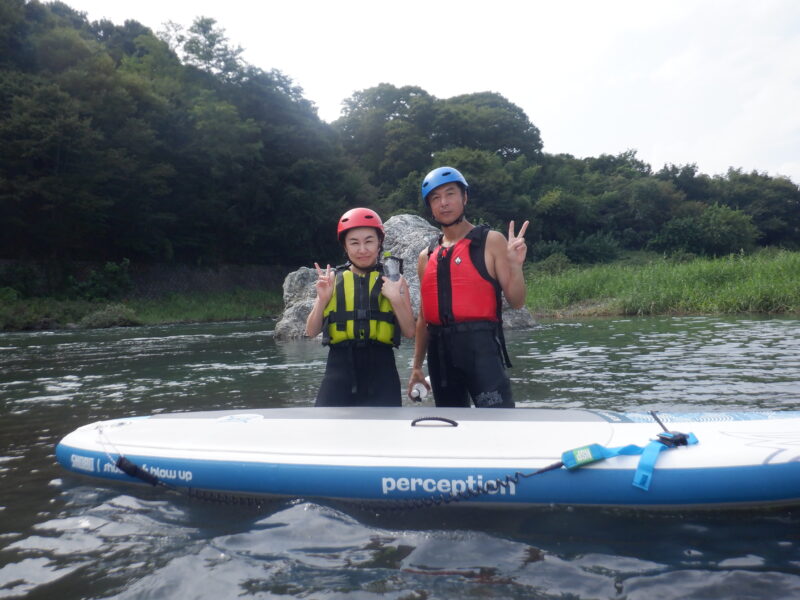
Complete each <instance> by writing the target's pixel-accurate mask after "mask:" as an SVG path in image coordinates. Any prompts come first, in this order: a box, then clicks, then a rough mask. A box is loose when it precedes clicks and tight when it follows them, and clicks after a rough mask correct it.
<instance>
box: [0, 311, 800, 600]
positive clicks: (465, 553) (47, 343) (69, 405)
mask: <svg viewBox="0 0 800 600" xmlns="http://www.w3.org/2000/svg"><path fill="white" fill-rule="evenodd" d="M271 330H272V324H271V323H270V322H247V323H225V324H210V325H209V324H204V325H173V326H165V327H147V328H128V329H112V330H98V331H57V332H36V333H6V334H0V423H2V427H0V598H16V597H19V598H48V599H49V598H59V599H66V600H70V599H77V598H87V599H88V598H119V599H123V598H124V599H132V598H136V599H144V598H148V599H149V598H180V599H188V598H198V599H215V600H217V599H224V598H281V599H285V598H315V599H332V598H358V599H371V598H394V599H398V600H399V599H403V600H412V599H419V600H422V599H433V598H535V599H550V598H553V599H555V598H558V599H570V598H582V599H584V598H585V599H589V598H592V599H593V598H619V599H625V600H635V599H644V598H647V599H651V598H659V599H669V598H704V599H722V598H737V599H741V598H765V599H766V598H770V599H772V598H798V597H800V508H798V509H794V508H790V509H787V508H783V509H771V510H753V511H744V510H737V511H721V512H712V511H706V512H683V513H677V512H642V511H623V510H611V509H591V510H589V509H571V508H568V507H560V508H541V509H532V510H531V509H526V510H522V509H512V510H502V511H501V510H489V509H480V510H479V509H469V508H461V507H455V508H454V507H450V508H444V509H425V510H421V511H417V512H403V513H395V512H390V511H385V512H382V511H380V510H377V511H376V510H374V509H373V510H369V509H366V508H363V507H357V506H337V505H335V504H320V503H315V502H313V501H307V500H291V501H289V500H287V501H270V502H266V503H265V504H263V505H261V506H243V505H238V504H222V503H220V504H217V503H209V502H203V501H199V500H192V499H188V498H186V497H183V496H177V495H174V496H173V495H171V494H170V493H169V492H163V491H153V490H150V489H147V488H145V487H134V486H118V485H111V484H109V485H102V484H98V483H95V482H91V481H88V480H85V479H81V478H80V477H77V476H74V475H71V474H69V473H66V472H65V471H63V470H61V469H60V467H59V466H58V465H57V464H56V463H55V460H54V456H53V448H54V445H55V444H56V443H57V442H58V440H59V439H60V438H61V437H62V436H63V435H64V434H66V433H68V432H69V431H71V430H73V429H75V428H76V427H78V426H79V425H82V424H85V423H87V422H90V421H95V420H99V419H108V418H116V417H123V416H129V415H144V414H150V413H153V412H162V411H165V412H168V411H186V410H208V409H227V408H248V407H282V406H305V405H310V404H312V402H313V397H314V394H315V392H316V387H317V384H318V381H319V378H320V375H321V373H322V370H323V368H324V362H325V352H326V351H325V350H324V349H323V348H321V347H320V345H319V344H317V343H315V342H309V341H298V342H290V343H278V342H275V340H273V338H272V331H271ZM508 345H509V350H510V354H511V357H512V361H513V362H514V368H513V369H512V371H511V373H512V378H513V386H514V393H515V397H516V399H517V402H518V405H519V406H531V407H541V406H547V407H565V408H566V407H570V408H572V407H585V408H595V409H611V410H634V409H636V410H649V409H661V410H668V409H675V408H679V409H703V410H730V409H756V408H758V409H775V410H789V409H794V410H798V409H800V385H798V382H800V320H798V319H789V318H786V319H784V318H771V319H762V318H752V317H738V318H710V317H681V318H644V319H619V318H614V319H593V320H584V321H574V322H564V321H559V322H552V323H544V324H542V325H541V326H540V327H538V328H537V329H535V330H531V331H525V332H513V333H511V334H510V335H509V339H508ZM411 346H412V345H411V344H409V343H405V344H404V346H403V347H402V348H401V349H400V350H399V351H398V353H397V356H398V365H399V366H400V368H401V375H402V377H401V378H403V377H405V375H406V374H407V373H408V366H409V365H410V361H411V353H412V347H411ZM742 485H747V482H746V481H743V482H742Z"/></svg>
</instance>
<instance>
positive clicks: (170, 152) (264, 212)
mask: <svg viewBox="0 0 800 600" xmlns="http://www.w3.org/2000/svg"><path fill="white" fill-rule="evenodd" d="M240 54H241V49H240V48H238V47H237V46H236V45H235V42H232V41H230V40H228V39H227V38H226V37H225V34H224V30H223V29H222V28H221V26H220V24H217V23H215V22H214V21H213V20H211V19H204V18H198V19H197V20H196V21H195V23H194V24H193V26H192V27H190V28H189V29H187V30H182V29H181V28H179V27H172V28H171V30H170V31H169V32H167V33H162V34H161V37H158V36H157V35H156V34H155V33H154V32H153V31H151V30H150V29H148V28H146V27H144V26H142V25H141V24H139V23H137V22H135V21H127V22H126V23H124V24H123V25H115V24H113V23H110V22H107V21H100V22H91V23H90V22H88V21H87V20H86V18H85V17H84V16H83V15H82V14H80V13H77V12H76V11H74V10H72V9H71V8H70V7H69V6H68V5H66V4H63V3H61V2H55V3H50V4H44V3H41V2H38V1H36V0H32V1H29V2H26V1H24V0H0V224H1V225H2V236H0V258H3V259H24V260H37V261H48V262H50V263H53V262H64V261H74V260H91V261H114V262H118V261H122V260H123V259H129V260H130V261H132V262H134V263H136V262H139V263H142V262H144V263H170V262H175V263H185V264H193V265H198V264H199V265H214V264H221V263H242V264H283V265H287V266H297V265H301V264H310V263H311V262H312V261H313V260H328V259H330V260H336V259H337V257H338V256H339V255H340V252H339V250H338V249H337V247H336V244H335V239H334V235H333V231H334V226H335V221H336V219H337V218H338V216H339V215H340V214H341V213H342V212H344V211H345V210H346V209H348V208H350V207H352V206H356V205H366V206H371V207H374V208H376V209H377V210H379V212H381V214H382V215H383V216H384V218H388V217H389V216H390V215H391V214H394V213H399V212H417V213H419V214H422V215H424V214H425V211H424V207H423V206H422V204H421V201H420V197H419V182H420V180H421V177H422V176H423V175H424V174H425V173H426V172H427V171H428V170H429V169H430V168H432V167H434V166H439V165H442V164H449V165H452V166H455V167H457V168H459V169H461V170H462V171H463V172H464V173H465V175H466V176H467V178H468V179H469V181H470V191H471V202H470V205H469V208H468V210H469V216H470V219H471V220H473V221H474V222H479V221H483V222H487V223H489V224H491V225H493V226H496V227H502V225H503V224H504V223H505V222H507V221H508V220H510V219H518V220H519V219H530V220H531V228H530V229H529V230H528V231H529V233H528V236H527V237H528V241H529V244H530V246H531V251H530V253H529V257H530V259H531V260H542V259H544V258H546V257H548V256H549V255H552V254H558V255H564V256H566V257H567V258H568V259H569V260H570V261H572V262H575V263H586V262H598V261H603V260H610V259H612V258H613V257H614V256H616V254H617V253H618V252H619V251H620V250H623V249H631V250H639V249H649V250H656V251H659V252H666V253H674V252H682V253H691V254H698V255H721V254H727V253H730V252H738V251H740V250H744V251H749V250H752V249H755V248H757V247H758V246H781V247H785V248H789V249H798V247H800V189H798V186H797V185H796V184H795V183H794V182H792V181H790V180H789V179H786V178H781V177H771V176H768V175H766V174H762V173H757V172H747V171H746V170H743V169H741V168H731V169H730V170H729V171H728V172H727V174H725V175H724V176H720V175H714V176H710V175H706V174H703V173H700V172H698V170H697V168H696V166H694V165H693V164H686V165H665V166H663V167H661V168H659V169H658V170H654V169H653V168H652V167H651V166H650V165H648V164H646V163H644V162H643V161H641V160H639V159H638V158H637V155H636V152H635V151H634V150H630V151H628V152H624V153H622V154H619V155H601V156H599V157H590V158H584V159H578V158H575V157H572V156H569V155H550V154H547V153H546V152H544V148H546V145H545V144H544V142H543V139H542V135H541V132H540V131H539V129H538V128H537V127H536V126H535V125H534V124H533V122H532V121H531V120H530V118H529V116H528V115H526V114H525V113H524V112H523V111H522V110H521V109H520V108H519V107H517V106H515V105H514V104H512V103H511V102H509V101H508V100H506V99H505V98H503V97H502V96H501V95H500V94H497V93H490V92H476V93H473V94H467V95H464V96H458V97H454V98H448V99H440V98H436V97H434V96H432V95H430V94H429V93H427V92H426V91H425V90H423V89H421V88H418V87H395V86H393V85H391V84H389V83H386V84H382V85H380V86H377V87H375V88H371V89H367V90H360V91H356V92H355V93H354V94H353V95H352V96H351V97H350V98H348V99H346V100H345V101H344V104H343V106H344V111H343V113H342V117H341V118H340V119H339V120H337V121H336V122H334V123H332V124H327V123H325V122H323V121H321V120H320V119H319V117H318V116H317V114H316V111H315V108H314V106H313V104H312V103H311V102H310V101H309V100H307V99H306V98H304V96H303V93H302V90H300V89H299V88H297V87H296V86H294V85H293V83H292V80H291V78H290V76H289V75H286V74H283V73H281V72H278V71H275V70H273V71H264V70H262V69H260V68H258V67H256V66H254V65H250V64H247V63H246V62H244V61H243V60H242V59H241V56H240ZM531 117H532V118H533V119H534V120H535V115H532V116H531ZM598 118H602V115H598ZM1 286H2V282H0V287H1Z"/></svg>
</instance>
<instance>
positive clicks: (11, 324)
mask: <svg viewBox="0 0 800 600" xmlns="http://www.w3.org/2000/svg"><path fill="white" fill-rule="evenodd" d="M1 291H2V290H0V292H1ZM282 310H283V296H282V292H281V290H280V289H276V290H264V291H260V290H242V289H240V290H233V291H230V292H215V293H199V292H197V293H188V294H171V295H169V296H165V297H162V298H152V299H146V298H131V299H127V300H120V301H113V302H104V301H93V302H91V301H88V300H58V299H55V298H18V297H16V295H13V294H8V293H7V294H5V295H3V294H2V293H0V331H19V330H31V329H61V328H73V327H74V328H95V327H114V326H121V325H157V324H161V323H189V322H211V321H236V320H246V319H261V318H265V317H273V316H277V315H278V314H280V312H281V311H282Z"/></svg>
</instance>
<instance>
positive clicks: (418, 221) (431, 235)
mask: <svg viewBox="0 0 800 600" xmlns="http://www.w3.org/2000/svg"><path fill="white" fill-rule="evenodd" d="M384 229H385V230H386V239H385V240H384V244H383V246H384V250H388V251H389V252H391V253H392V256H397V257H399V258H402V259H403V267H404V272H403V276H404V277H405V278H406V281H408V285H409V289H410V291H411V306H412V308H413V309H414V315H416V314H417V313H418V312H419V278H418V277H417V258H418V257H419V253H420V252H421V251H422V250H423V248H427V247H428V245H429V244H430V243H431V241H432V240H434V239H436V237H437V236H438V235H439V230H438V229H436V228H435V227H433V226H432V225H430V224H429V223H428V222H427V221H426V220H425V219H423V218H422V217H418V216H416V215H397V216H394V217H392V218H390V219H389V220H388V221H386V223H384ZM316 281H317V271H316V269H313V268H309V267H300V268H299V269H298V270H297V271H294V272H292V273H289V275H287V276H286V279H285V280H284V282H283V305H284V310H283V314H282V315H281V318H280V320H279V321H278V323H277V324H276V325H275V338H276V339H279V340H290V339H297V338H301V337H303V335H304V332H305V327H306V319H307V318H308V313H310V312H311V307H312V306H313V305H314V298H315V297H316V289H315V287H314V284H315V283H316ZM503 325H504V326H505V327H506V328H507V329H525V328H529V327H533V326H534V325H535V322H534V320H533V317H532V316H531V314H530V312H529V311H528V309H527V308H520V309H516V310H515V309H511V308H509V307H508V303H507V302H506V301H505V299H503Z"/></svg>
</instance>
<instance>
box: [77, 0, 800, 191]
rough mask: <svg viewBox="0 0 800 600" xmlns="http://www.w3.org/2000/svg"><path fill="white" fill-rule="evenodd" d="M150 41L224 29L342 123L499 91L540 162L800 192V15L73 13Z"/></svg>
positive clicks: (435, 2) (228, 6)
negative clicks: (386, 103) (565, 161)
mask: <svg viewBox="0 0 800 600" xmlns="http://www.w3.org/2000/svg"><path fill="white" fill-rule="evenodd" d="M65 2H66V3H67V4H68V5H69V6H71V7H73V8H74V9H76V10H78V11H82V12H86V13H87V16H88V18H89V19H90V20H97V19H100V18H107V19H110V20H111V21H113V22H114V23H117V24H122V23H123V22H124V21H125V20H126V19H134V20H136V21H139V22H140V23H142V24H144V25H147V26H148V27H150V28H152V29H153V30H154V31H158V30H160V29H162V24H163V23H164V22H166V21H174V22H176V23H180V24H182V25H184V26H189V25H190V24H191V22H192V21H193V20H194V18H195V17H197V16H206V17H212V18H214V19H216V20H217V24H218V26H220V27H222V28H224V29H225V31H226V33H227V36H228V38H229V40H230V42H231V45H233V46H237V45H238V46H241V47H242V48H244V50H245V52H244V54H243V56H244V58H245V60H246V61H247V62H249V63H251V64H253V65H255V66H257V67H260V68H262V69H265V70H269V69H272V68H276V69H279V70H280V71H282V72H283V73H284V74H285V75H287V76H289V77H290V78H291V79H292V80H293V81H294V83H295V84H296V85H299V86H300V87H302V88H303V91H304V96H305V97H306V98H307V99H309V100H311V101H312V102H314V104H315V105H316V106H317V108H318V111H319V115H320V117H322V118H323V119H324V120H326V121H333V120H334V119H336V118H337V117H338V116H339V114H340V109H341V103H342V101H343V100H344V99H345V98H348V97H349V96H351V95H352V94H353V92H355V91H358V90H363V89H366V88H369V87H373V86H375V85H377V84H379V83H383V82H385V83H391V84H393V85H395V86H398V87H399V86H403V85H416V86H419V87H421V88H423V89H424V90H426V91H427V92H429V93H430V94H433V95H434V96H436V97H438V98H449V97H451V96H454V95H458V94H465V93H472V92H482V91H493V92H498V93H500V94H502V95H503V96H504V97H506V98H507V99H508V100H510V101H511V102H513V103H515V104H517V105H518V106H520V107H521V108H522V109H523V110H524V111H525V113H526V114H527V115H528V117H529V118H530V120H531V122H533V123H534V124H535V125H536V126H537V127H538V128H539V129H540V131H541V134H542V140H543V142H544V150H545V152H548V153H562V152H565V153H569V154H572V155H574V156H577V157H585V156H598V155H599V154H618V153H620V152H623V151H625V150H628V149H635V150H637V152H638V156H639V158H640V159H642V160H644V161H646V162H648V163H650V164H651V165H652V167H653V169H654V170H658V169H660V168H661V167H662V166H663V165H664V164H665V163H674V164H687V163H696V164H697V165H698V167H699V169H700V171H701V172H703V173H707V174H711V175H713V174H724V173H725V172H726V171H727V169H728V167H730V166H733V167H741V168H742V169H744V170H745V171H748V172H749V171H752V170H757V171H759V172H767V173H769V174H771V175H786V176H788V177H791V179H792V180H793V181H794V183H795V184H800V2H797V1H796V0H559V1H557V0H549V1H546V2H545V1H543V0H495V1H487V0H482V1H480V2H477V1H474V0H427V1H421V0H405V1H404V2H386V1H381V0H369V1H367V0H364V1H362V0H338V1H336V0H282V1H280V2H274V1H269V0H261V1H260V2H257V1H245V0H223V1H219V0H216V1H213V2H212V1H211V0H192V1H191V2H188V1H185V0H158V1H156V0H136V1H135V2H134V1H131V2H122V1H118V0H65Z"/></svg>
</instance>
